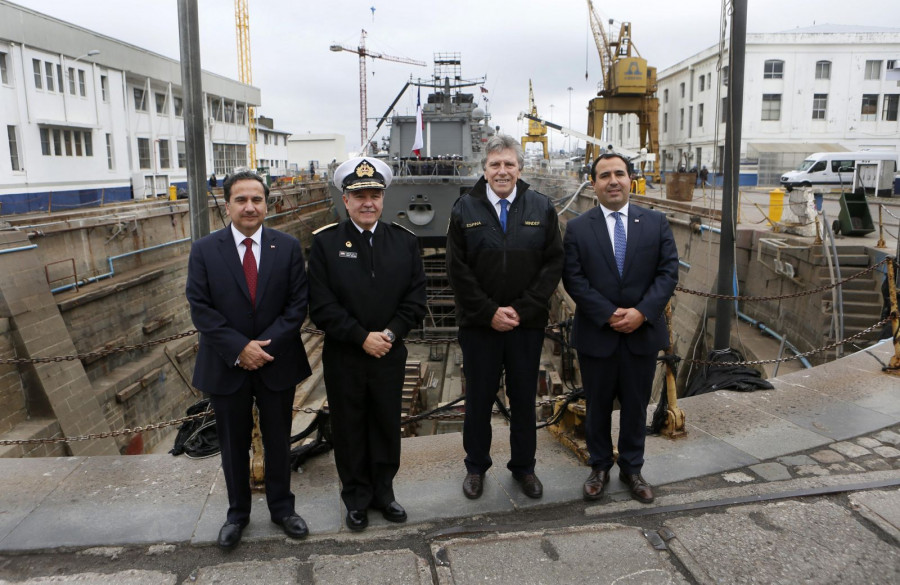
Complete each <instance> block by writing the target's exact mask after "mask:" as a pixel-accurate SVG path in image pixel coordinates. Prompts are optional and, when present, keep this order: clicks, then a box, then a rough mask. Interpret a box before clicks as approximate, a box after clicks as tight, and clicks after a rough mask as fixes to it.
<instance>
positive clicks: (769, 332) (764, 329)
mask: <svg viewBox="0 0 900 585" xmlns="http://www.w3.org/2000/svg"><path fill="white" fill-rule="evenodd" d="M737 315H738V318H739V319H743V320H744V321H746V322H747V323H750V324H751V325H753V326H754V327H756V328H757V329H759V330H760V331H762V332H763V333H766V334H767V335H771V336H772V337H774V338H775V339H777V340H778V341H784V346H785V347H786V348H788V349H789V350H791V351H792V352H794V355H800V350H799V349H797V348H796V347H794V344H793V343H791V342H790V341H787V340H786V339H784V338H783V337H782V336H781V335H779V334H778V333H776V332H774V331H772V330H771V329H769V328H768V327H766V326H765V325H763V324H762V323H760V322H759V321H757V320H756V319H753V318H752V317H750V316H748V315H745V314H743V313H741V312H740V311H738V314H737ZM800 363H801V364H803V367H804V368H806V369H810V368H812V364H810V363H809V360H807V359H806V358H805V357H801V358H800Z"/></svg>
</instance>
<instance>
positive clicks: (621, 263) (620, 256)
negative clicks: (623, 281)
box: [613, 211, 625, 276]
mask: <svg viewBox="0 0 900 585" xmlns="http://www.w3.org/2000/svg"><path fill="white" fill-rule="evenodd" d="M613 217H615V218H616V227H615V229H614V230H613V240H615V246H614V248H615V254H616V267H617V268H618V269H619V276H622V272H623V271H624V270H625V226H624V225H623V224H622V214H621V213H619V212H618V211H614V212H613Z"/></svg>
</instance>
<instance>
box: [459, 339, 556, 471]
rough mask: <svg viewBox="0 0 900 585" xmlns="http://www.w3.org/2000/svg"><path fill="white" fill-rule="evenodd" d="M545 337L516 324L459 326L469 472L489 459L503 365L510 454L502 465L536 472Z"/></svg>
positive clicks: (485, 466) (483, 466)
mask: <svg viewBox="0 0 900 585" xmlns="http://www.w3.org/2000/svg"><path fill="white" fill-rule="evenodd" d="M543 343H544V330H543V329H526V328H516V329H513V330H512V331H506V332H500V331H496V330H494V329H491V328H485V327H460V328H459V346H460V348H461V349H462V353H463V368H464V370H465V376H466V418H465V421H464V422H463V448H465V450H466V460H465V462H466V470H467V472H468V473H484V472H486V471H487V470H488V469H489V468H490V467H491V465H492V461H491V454H490V451H491V409H492V408H493V404H494V397H495V396H496V395H497V391H498V390H499V387H500V372H501V370H502V369H503V368H504V367H505V369H506V396H507V398H509V406H510V410H511V413H510V414H511V420H510V425H509V444H510V460H509V462H508V463H507V464H506V467H507V468H508V469H509V470H510V471H512V472H513V473H515V474H517V475H521V474H526V473H534V452H535V449H536V445H537V431H536V429H535V424H536V422H537V416H536V414H535V406H534V399H535V396H537V381H538V370H539V368H540V361H541V348H542V347H543Z"/></svg>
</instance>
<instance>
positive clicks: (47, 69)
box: [44, 61, 62, 91]
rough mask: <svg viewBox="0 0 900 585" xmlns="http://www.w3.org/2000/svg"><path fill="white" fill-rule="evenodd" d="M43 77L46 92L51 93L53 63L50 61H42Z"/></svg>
mask: <svg viewBox="0 0 900 585" xmlns="http://www.w3.org/2000/svg"><path fill="white" fill-rule="evenodd" d="M44 77H45V78H46V80H47V91H53V63H51V62H50V61H44ZM60 89H62V88H60Z"/></svg>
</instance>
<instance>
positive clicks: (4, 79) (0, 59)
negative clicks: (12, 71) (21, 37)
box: [0, 53, 9, 85]
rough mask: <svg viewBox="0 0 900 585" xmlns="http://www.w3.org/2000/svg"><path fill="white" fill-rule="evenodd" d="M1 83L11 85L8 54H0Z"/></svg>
mask: <svg viewBox="0 0 900 585" xmlns="http://www.w3.org/2000/svg"><path fill="white" fill-rule="evenodd" d="M0 83H2V84H4V85H6V84H8V83H9V73H7V72H6V53H0Z"/></svg>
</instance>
